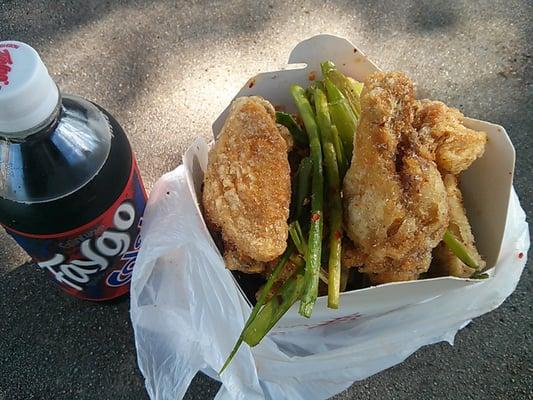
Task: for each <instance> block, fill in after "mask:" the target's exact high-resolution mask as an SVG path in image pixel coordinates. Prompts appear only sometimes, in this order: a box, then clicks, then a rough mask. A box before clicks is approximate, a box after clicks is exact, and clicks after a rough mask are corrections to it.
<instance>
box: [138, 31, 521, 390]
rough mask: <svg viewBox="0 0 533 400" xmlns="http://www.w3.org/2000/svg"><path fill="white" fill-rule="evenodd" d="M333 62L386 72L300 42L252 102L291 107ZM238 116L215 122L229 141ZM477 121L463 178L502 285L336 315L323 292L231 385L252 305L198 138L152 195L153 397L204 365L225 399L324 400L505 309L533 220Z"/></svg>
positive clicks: (145, 263)
mask: <svg viewBox="0 0 533 400" xmlns="http://www.w3.org/2000/svg"><path fill="white" fill-rule="evenodd" d="M324 59H329V60H333V61H334V62H335V63H336V65H337V66H338V67H339V69H341V70H342V71H343V72H344V73H346V74H348V75H350V76H353V77H355V78H356V79H361V80H362V79H364V78H365V77H366V76H368V74H370V73H372V72H374V71H376V70H378V68H377V66H376V65H375V64H374V63H372V62H371V61H370V60H368V58H367V57H366V56H365V55H364V53H363V52H361V51H360V50H359V49H357V48H356V47H355V46H354V45H353V44H352V43H350V42H349V41H347V40H345V39H342V38H338V37H335V36H331V35H318V36H315V37H312V38H310V39H307V40H305V41H302V42H300V43H298V44H297V45H296V47H295V48H294V49H293V51H292V52H291V55H290V57H289V64H292V65H290V66H289V68H285V69H282V70H278V71H271V72H264V73H262V74H258V75H256V76H255V77H253V78H251V79H250V80H249V82H247V84H246V85H244V86H243V87H242V88H241V90H240V91H239V93H238V96H250V95H259V96H264V97H265V98H267V99H269V100H270V101H271V102H273V103H274V104H276V105H283V106H284V107H285V108H286V109H287V110H288V111H290V110H291V107H292V101H291V100H290V96H289V91H288V87H289V85H290V84H291V83H298V84H300V85H304V86H305V85H307V84H308V83H309V81H308V79H309V77H311V76H313V77H317V78H319V75H320V72H319V71H320V61H322V60H324ZM296 63H300V64H299V66H296V65H295V64H296ZM302 63H303V64H302ZM227 112H228V109H226V110H225V111H224V112H223V113H222V114H221V115H220V116H219V118H218V119H217V120H216V121H215V122H214V124H213V132H214V134H215V136H216V135H217V134H218V132H219V130H220V128H221V126H222V124H223V122H224V120H225V118H226V115H227ZM465 124H467V125H468V126H469V127H470V128H472V129H477V130H483V131H485V132H487V134H488V136H489V142H488V144H487V147H486V151H485V154H484V156H483V157H482V158H481V159H479V160H477V161H476V162H475V163H474V164H473V165H472V166H471V167H470V168H469V169H468V170H467V171H465V172H464V173H463V174H462V176H461V179H462V182H463V183H464V184H465V186H464V187H463V188H462V189H463V195H464V200H465V205H466V208H467V211H470V213H469V218H470V222H471V224H472V227H473V229H474V233H475V235H476V238H477V239H478V243H477V245H478V248H479V249H480V251H481V253H482V254H483V255H484V256H485V258H486V261H487V264H488V265H489V266H491V269H490V270H489V273H490V279H487V280H484V281H475V280H468V279H459V278H453V277H442V278H436V279H426V280H419V281H412V282H402V283H391V284H387V285H380V286H378V287H372V288H367V289H362V290H357V291H352V292H346V293H342V294H341V299H340V301H341V307H340V308H339V310H330V309H327V308H326V306H325V303H326V299H325V297H322V298H319V299H318V300H317V303H316V305H315V308H314V310H313V315H312V317H311V318H310V319H308V320H307V319H304V318H303V317H300V316H299V315H298V313H297V305H295V306H293V307H292V308H291V309H290V310H289V311H288V312H287V314H286V315H285V316H284V317H283V318H282V319H281V320H280V321H279V322H278V324H277V325H276V327H274V329H273V330H272V331H271V332H270V334H269V335H268V336H267V337H265V338H264V339H263V340H262V342H261V344H259V345H258V346H257V347H255V348H253V349H250V348H249V347H248V346H247V345H246V344H244V345H242V347H241V349H240V350H239V352H238V353H237V356H236V357H235V358H234V360H233V362H232V363H231V364H230V366H229V367H228V369H226V371H225V372H224V374H223V375H222V376H221V377H219V376H218V375H217V373H216V371H218V370H219V369H220V367H221V366H222V365H223V363H224V361H225V359H226V357H227V356H228V354H229V352H230V351H231V349H232V347H233V344H234V343H235V341H236V339H237V337H238V336H239V334H240V332H241V330H242V327H243V325H244V322H245V320H246V318H247V316H248V315H249V313H250V306H249V305H248V302H247V300H246V299H245V297H244V295H243V294H242V292H241V290H240V288H239V287H238V286H237V285H236V283H235V280H234V279H233V276H232V275H231V273H230V272H229V271H228V270H226V269H225V267H224V263H223V260H222V257H221V255H220V254H219V252H218V250H217V248H216V246H215V245H214V243H213V241H212V239H211V236H210V235H209V232H208V231H207V228H206V226H205V224H204V221H203V219H202V216H201V213H200V209H199V207H198V197H199V195H200V190H201V181H202V179H203V171H204V170H205V168H206V165H207V144H206V143H205V142H204V141H203V140H201V139H199V140H197V141H196V142H195V143H194V144H193V145H192V146H191V147H190V148H189V150H188V151H187V153H186V154H185V156H184V165H182V166H180V167H178V168H177V169H176V170H174V171H172V172H170V173H168V174H166V175H165V176H163V177H162V178H161V179H160V180H159V181H158V182H157V183H156V185H155V187H154V189H153V191H152V193H151V195H150V198H149V200H148V205H147V208H146V211H145V215H144V222H143V227H142V231H141V235H142V239H143V244H142V246H141V250H140V252H139V255H138V258H137V262H136V265H135V269H134V272H133V278H132V284H131V319H132V323H133V328H134V331H135V344H136V346H137V358H138V362H139V367H140V369H141V372H142V373H143V375H144V377H145V379H146V388H147V390H148V393H149V395H150V397H151V398H152V399H177V398H181V397H183V395H184V394H185V391H186V389H187V387H188V385H189V383H190V381H191V379H192V378H193V377H194V375H195V373H196V372H197V371H199V370H202V371H203V372H205V373H206V374H208V375H210V376H211V377H213V378H215V379H218V380H221V381H222V384H223V386H222V387H221V389H220V391H219V393H218V395H217V399H227V398H234V399H261V398H267V399H295V400H298V399H306V400H309V399H324V398H327V397H330V396H332V395H334V394H336V393H338V392H340V391H342V390H344V389H345V388H347V387H348V386H350V385H351V384H352V383H353V382H354V381H356V380H361V379H365V378H366V377H368V376H370V375H372V374H374V373H377V372H379V371H382V370H384V369H386V368H389V367H391V366H393V365H395V364H398V363H400V362H402V361H403V360H405V358H407V357H408V356H409V355H410V354H412V353H413V352H414V351H416V350H417V349H418V348H420V347H421V346H424V345H427V344H431V343H436V342H439V341H448V342H450V343H452V341H453V338H454V336H455V334H456V333H457V331H458V330H459V329H461V328H463V327H464V326H466V325H467V324H468V323H469V322H470V320H471V319H472V318H475V317H477V316H479V315H481V314H484V313H486V312H489V311H491V310H493V309H495V308H496V307H498V306H499V305H500V304H501V303H502V302H503V301H504V300H505V298H507V297H508V296H509V295H510V294H511V293H512V292H513V290H514V289H515V287H516V285H517V283H518V280H519V279H520V274H521V272H522V270H523V268H524V265H525V263H526V258H527V250H528V249H529V232H528V225H527V223H526V221H525V214H524V212H523V210H522V209H521V208H520V204H519V201H518V198H517V196H516V194H515V192H514V191H513V190H512V188H511V184H512V175H513V168H514V149H513V147H512V144H511V142H510V140H509V138H508V136H507V134H506V133H505V130H504V129H503V128H502V127H501V126H497V125H494V124H490V123H488V122H484V121H477V120H472V119H466V120H465ZM487 199H490V201H489V200H487ZM487 216H490V218H487Z"/></svg>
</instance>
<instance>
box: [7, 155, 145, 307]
mask: <svg viewBox="0 0 533 400" xmlns="http://www.w3.org/2000/svg"><path fill="white" fill-rule="evenodd" d="M145 206H146V192H145V191H144V186H143V184H142V180H141V176H140V173H139V170H138V168H137V164H136V163H135V160H134V161H133V165H132V170H131V173H130V177H129V179H128V183H127V184H126V187H125V188H124V191H123V192H122V194H121V195H120V196H119V197H118V199H117V200H116V201H115V202H114V203H113V205H112V206H111V207H110V208H109V209H108V210H107V211H105V212H104V213H103V214H101V215H100V216H99V217H98V218H96V219H95V220H94V221H91V222H90V223H88V224H85V225H83V226H81V227H79V228H76V229H74V230H71V231H68V232H63V233H60V234H54V235H30V234H26V233H22V232H15V231H13V230H11V229H9V228H6V231H7V232H8V233H9V234H10V235H11V236H12V237H13V238H14V239H15V240H16V241H17V243H18V244H19V245H20V246H21V247H22V248H23V249H24V250H26V252H27V253H28V254H29V255H30V256H31V257H32V258H33V261H34V262H35V263H36V264H37V265H38V267H39V268H42V269H45V270H47V271H48V273H49V274H50V275H51V277H52V278H53V280H54V281H55V282H56V283H58V284H59V286H60V287H61V288H62V289H63V290H65V291H66V292H67V293H69V294H70V295H72V296H75V297H78V298H80V299H84V300H94V301H103V300H109V299H112V298H115V297H119V296H121V295H123V294H125V293H127V292H128V291H129V288H130V281H131V275H132V273H133V267H134V265H135V260H136V259H137V254H138V252H139V249H140V246H141V236H140V228H141V225H142V215H143V212H144V208H145Z"/></svg>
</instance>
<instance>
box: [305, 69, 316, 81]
mask: <svg viewBox="0 0 533 400" xmlns="http://www.w3.org/2000/svg"><path fill="white" fill-rule="evenodd" d="M307 79H309V80H310V81H314V80H315V79H316V72H315V71H311V72H309V75H307Z"/></svg>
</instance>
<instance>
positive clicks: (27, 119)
mask: <svg viewBox="0 0 533 400" xmlns="http://www.w3.org/2000/svg"><path fill="white" fill-rule="evenodd" d="M58 101H59V91H58V89H57V86H56V84H55V83H54V81H53V80H52V78H51V77H50V75H49V74H48V70H47V69H46V67H45V66H44V64H43V62H42V61H41V57H39V54H37V52H36V51H35V50H34V49H33V48H31V47H30V46H28V45H27V44H25V43H21V42H16V41H5V42H0V136H8V137H17V136H21V135H23V134H24V133H27V132H24V131H27V130H28V129H31V128H34V127H36V126H38V125H40V124H41V123H43V122H44V121H46V120H47V119H48V118H49V117H50V116H51V115H52V113H53V112H54V110H55V108H56V107H57V103H58ZM17 133H20V135H17Z"/></svg>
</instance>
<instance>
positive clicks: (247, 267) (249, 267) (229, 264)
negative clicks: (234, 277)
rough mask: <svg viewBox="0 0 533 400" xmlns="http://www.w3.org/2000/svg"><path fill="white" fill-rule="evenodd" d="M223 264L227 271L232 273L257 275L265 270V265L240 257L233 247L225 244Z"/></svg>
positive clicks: (261, 262) (262, 262) (243, 256)
mask: <svg viewBox="0 0 533 400" xmlns="http://www.w3.org/2000/svg"><path fill="white" fill-rule="evenodd" d="M224 264H225V265H226V268H227V269H231V270H233V271H241V272H245V273H247V274H259V273H261V272H263V271H264V270H265V268H266V264H267V263H265V262H264V261H256V260H254V259H253V258H250V257H247V256H245V255H242V254H240V253H239V251H238V250H237V249H236V248H235V247H231V246H230V245H228V244H226V245H225V248H224Z"/></svg>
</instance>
